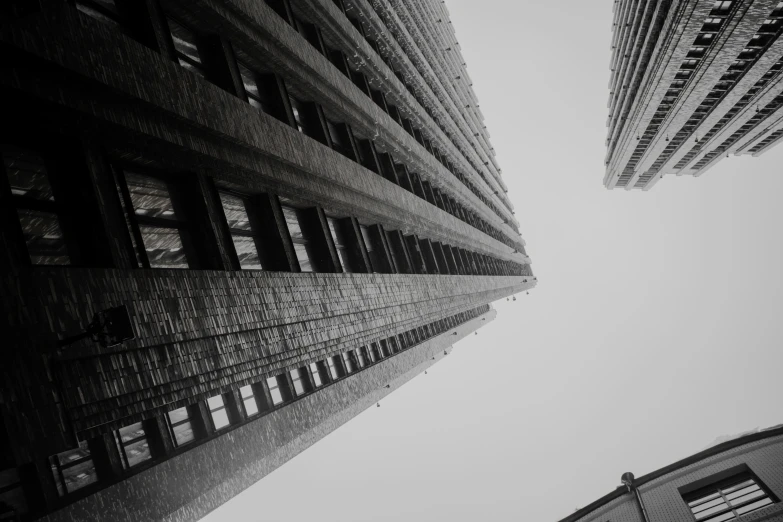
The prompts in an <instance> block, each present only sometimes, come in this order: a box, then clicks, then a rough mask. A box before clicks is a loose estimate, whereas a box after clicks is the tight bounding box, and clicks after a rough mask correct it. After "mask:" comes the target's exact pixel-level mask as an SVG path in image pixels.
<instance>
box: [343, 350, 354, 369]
mask: <svg viewBox="0 0 783 522" xmlns="http://www.w3.org/2000/svg"><path fill="white" fill-rule="evenodd" d="M343 362H344V363H345V371H347V372H348V373H351V372H352V371H353V361H351V354H350V352H345V353H344V354H343Z"/></svg>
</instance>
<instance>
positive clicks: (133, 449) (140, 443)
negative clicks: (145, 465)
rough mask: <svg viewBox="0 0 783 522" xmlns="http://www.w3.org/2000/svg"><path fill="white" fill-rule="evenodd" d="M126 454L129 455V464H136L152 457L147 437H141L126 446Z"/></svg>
mask: <svg viewBox="0 0 783 522" xmlns="http://www.w3.org/2000/svg"><path fill="white" fill-rule="evenodd" d="M125 455H126V456H127V457H128V466H131V467H132V466H135V465H136V464H139V463H140V462H144V461H145V460H148V459H150V458H152V455H150V445H149V443H148V442H147V439H140V440H137V441H136V442H131V443H130V444H128V445H126V446H125Z"/></svg>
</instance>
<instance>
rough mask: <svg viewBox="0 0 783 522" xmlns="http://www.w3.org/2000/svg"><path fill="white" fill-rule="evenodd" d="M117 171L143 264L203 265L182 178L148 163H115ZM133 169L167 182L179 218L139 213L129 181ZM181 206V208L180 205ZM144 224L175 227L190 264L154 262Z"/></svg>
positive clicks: (116, 175) (173, 228)
mask: <svg viewBox="0 0 783 522" xmlns="http://www.w3.org/2000/svg"><path fill="white" fill-rule="evenodd" d="M112 170H113V171H114V175H115V181H116V184H117V187H118V189H119V192H120V199H121V204H122V207H123V211H124V214H125V221H126V223H127V225H128V227H129V228H130V230H129V232H130V235H131V238H132V246H133V248H134V250H135V252H134V254H135V259H136V260H137V262H139V263H140V265H141V266H140V267H139V268H148V269H156V270H193V269H198V268H199V264H200V263H199V256H198V253H197V252H196V249H195V248H194V245H193V238H192V234H191V226H192V225H191V223H190V221H189V219H188V216H187V214H188V212H187V209H186V208H182V207H184V205H182V204H181V202H180V200H181V198H182V196H181V194H180V191H181V190H182V189H181V182H180V180H179V179H178V177H177V176H176V175H172V174H168V173H161V172H159V171H157V170H150V169H147V168H144V167H138V166H137V165H133V164H127V163H119V164H115V165H112ZM128 171H130V172H131V173H132V174H136V175H139V176H144V177H148V178H152V179H154V180H157V181H159V182H162V183H164V184H165V185H166V190H167V192H168V197H169V199H170V201H171V204H172V206H173V207H175V213H176V214H178V217H177V218H176V219H167V218H160V217H152V216H144V215H139V214H138V213H137V212H136V208H135V207H134V206H133V199H132V197H131V192H130V187H129V185H128V179H127V173H128ZM176 207H179V208H176ZM141 227H154V228H165V229H171V230H177V232H178V233H179V237H180V242H181V243H182V250H183V253H184V255H185V262H186V263H187V265H188V266H187V267H185V268H183V267H175V266H155V267H153V266H151V263H150V258H149V255H148V253H147V247H146V246H145V244H144V236H143V234H142V232H141Z"/></svg>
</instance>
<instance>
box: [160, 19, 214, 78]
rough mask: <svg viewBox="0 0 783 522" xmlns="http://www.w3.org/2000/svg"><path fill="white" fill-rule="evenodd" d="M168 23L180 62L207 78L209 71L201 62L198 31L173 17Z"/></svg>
mask: <svg viewBox="0 0 783 522" xmlns="http://www.w3.org/2000/svg"><path fill="white" fill-rule="evenodd" d="M168 23H169V30H170V31H171V39H172V40H173V41H174V50H175V52H176V54H177V61H178V62H179V64H180V65H181V66H182V67H184V68H185V69H187V70H189V71H192V72H194V73H196V74H198V75H199V76H202V77H205V78H206V76H207V72H206V68H205V67H204V64H203V63H202V62H201V53H200V52H199V48H198V37H197V36H196V33H194V32H193V31H192V30H191V29H188V28H187V27H185V26H184V25H182V24H180V23H179V22H175V21H174V20H172V19H171V18H169V19H168Z"/></svg>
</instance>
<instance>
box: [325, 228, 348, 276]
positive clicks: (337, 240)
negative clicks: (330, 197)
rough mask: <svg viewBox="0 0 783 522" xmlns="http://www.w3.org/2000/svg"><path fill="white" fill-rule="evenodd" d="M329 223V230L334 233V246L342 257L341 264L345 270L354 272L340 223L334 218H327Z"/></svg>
mask: <svg viewBox="0 0 783 522" xmlns="http://www.w3.org/2000/svg"><path fill="white" fill-rule="evenodd" d="M326 221H327V222H328V223H329V231H330V232H331V233H332V240H333V241H334V247H335V249H336V250H337V256H338V257H339V258H340V264H341V265H342V267H343V271H344V272H353V271H354V270H353V267H352V266H351V263H350V259H349V257H348V245H347V243H346V241H345V236H344V235H343V233H342V230H340V225H339V223H337V220H336V219H334V218H326Z"/></svg>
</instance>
